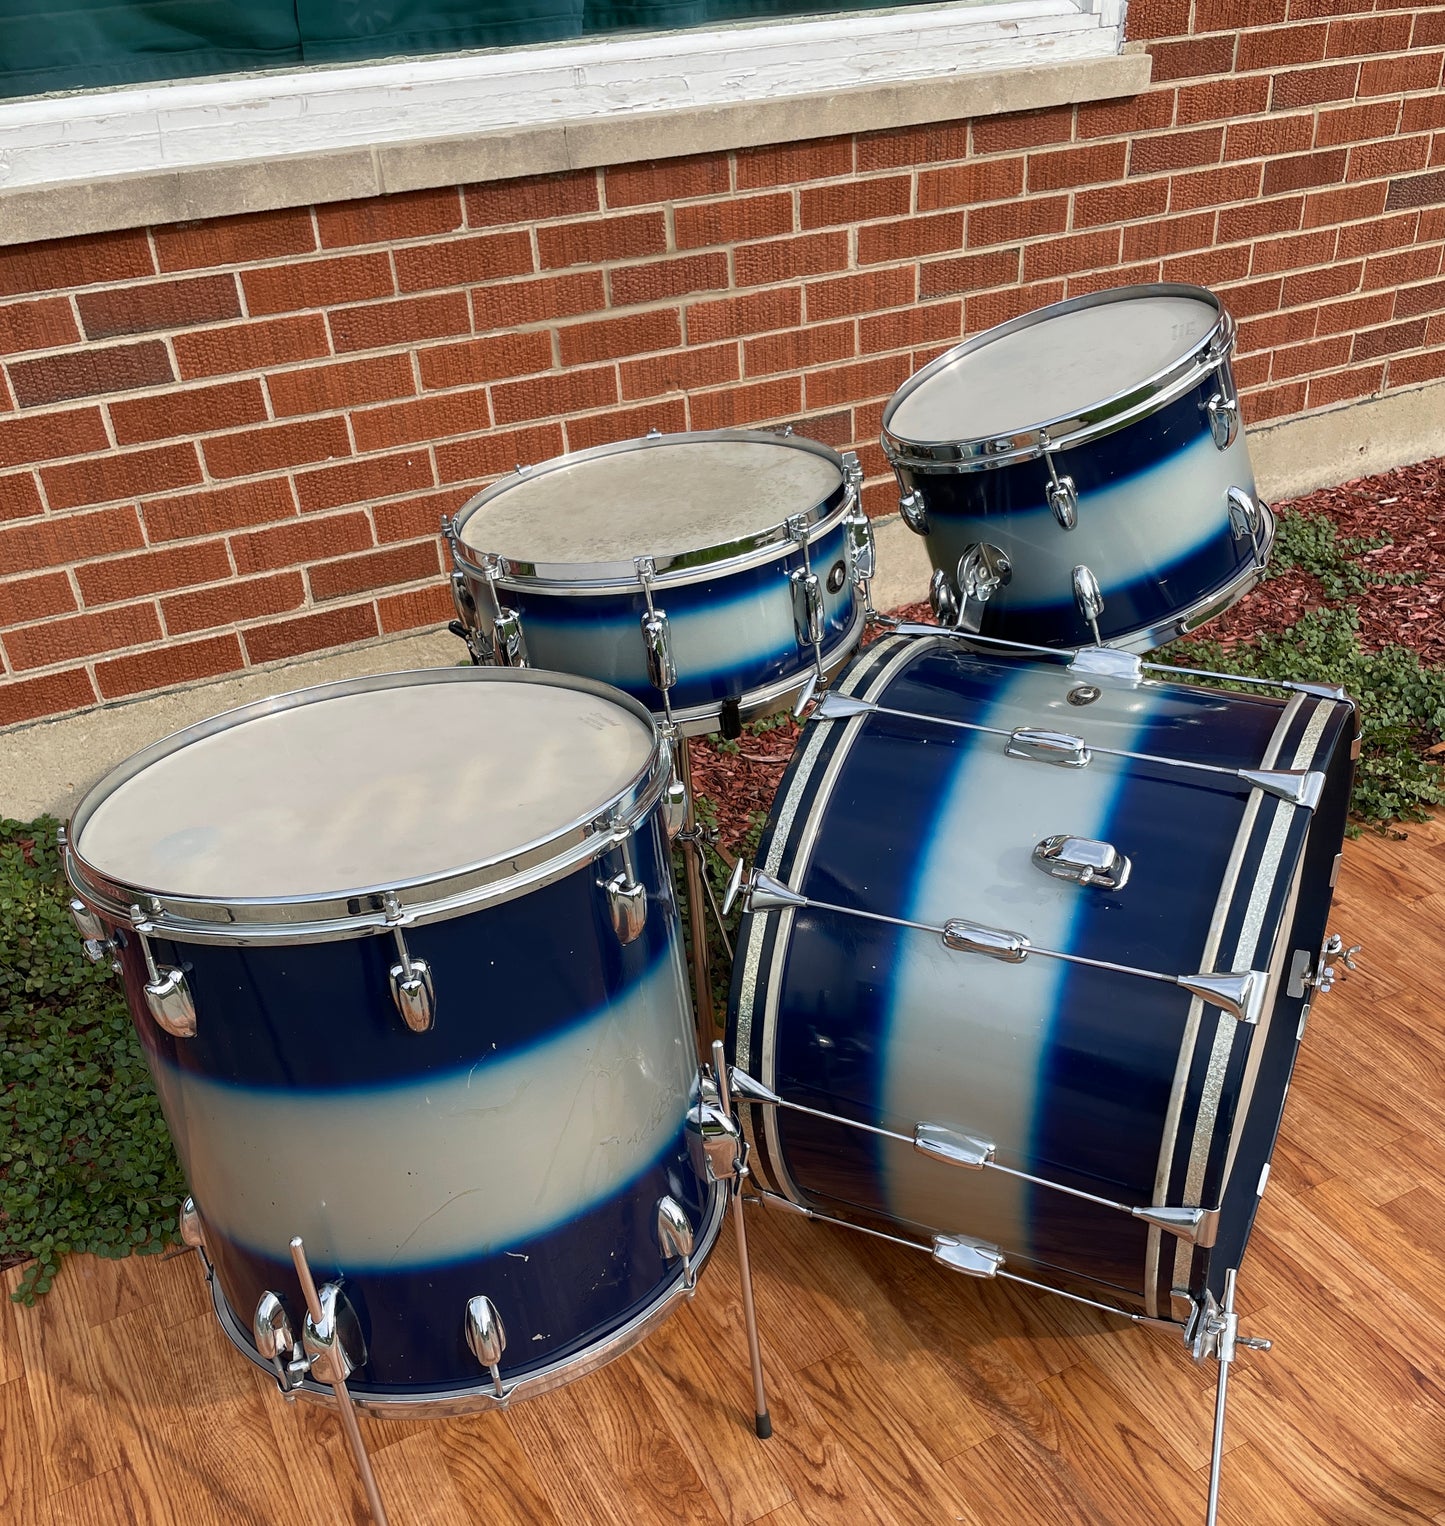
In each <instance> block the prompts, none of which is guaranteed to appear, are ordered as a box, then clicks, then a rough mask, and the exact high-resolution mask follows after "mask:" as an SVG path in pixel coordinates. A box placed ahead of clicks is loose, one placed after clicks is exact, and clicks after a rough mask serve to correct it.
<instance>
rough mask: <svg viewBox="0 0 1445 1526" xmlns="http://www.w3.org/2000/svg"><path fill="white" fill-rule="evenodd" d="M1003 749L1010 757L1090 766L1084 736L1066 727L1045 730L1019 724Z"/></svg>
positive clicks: (1056, 763)
mask: <svg viewBox="0 0 1445 1526" xmlns="http://www.w3.org/2000/svg"><path fill="white" fill-rule="evenodd" d="M1004 751H1005V752H1006V753H1007V754H1008V756H1009V757H1011V758H1028V759H1030V760H1031V761H1032V762H1035V763H1053V764H1054V765H1056V766H1057V767H1059V768H1087V767H1088V764H1089V759H1090V758H1091V757H1092V754H1091V753H1090V751H1089V748H1088V745H1087V743H1085V741H1084V739H1083V737H1076V736H1073V735H1071V734H1070V733H1069V732H1067V731H1042V730H1039V729H1038V728H1037V727H1034V726H1019V727H1017V728H1015V729H1014V730H1013V731H1011V732H1010V733H1009V739H1008V745H1007V747H1005V749H1004Z"/></svg>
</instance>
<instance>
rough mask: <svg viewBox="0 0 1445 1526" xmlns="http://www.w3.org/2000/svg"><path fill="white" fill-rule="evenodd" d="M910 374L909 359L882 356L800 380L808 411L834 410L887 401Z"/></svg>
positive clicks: (910, 359) (832, 367)
mask: <svg viewBox="0 0 1445 1526" xmlns="http://www.w3.org/2000/svg"><path fill="white" fill-rule="evenodd" d="M912 371H913V360H912V357H911V356H909V355H885V356H883V357H881V358H878V359H873V360H861V361H859V362H857V364H855V365H851V366H829V367H827V369H825V370H822V371H810V372H808V374H807V375H806V376H805V377H804V378H803V386H804V389H805V392H806V395H807V406H808V407H809V408H836V407H838V406H839V405H840V404H842V403H856V402H861V401H863V400H864V399H865V398H870V397H889V396H891V395H892V394H893V393H894V392H896V391H897V390H898V388H899V386H900V385H901V384H902V383H903V382H905V381H907V380H908V377H909V376H910V374H911V373H912Z"/></svg>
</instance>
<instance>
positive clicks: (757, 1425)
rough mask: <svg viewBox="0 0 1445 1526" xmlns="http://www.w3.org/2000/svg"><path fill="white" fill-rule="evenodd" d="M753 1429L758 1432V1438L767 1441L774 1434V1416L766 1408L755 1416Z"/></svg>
mask: <svg viewBox="0 0 1445 1526" xmlns="http://www.w3.org/2000/svg"><path fill="white" fill-rule="evenodd" d="M753 1429H754V1430H755V1431H756V1432H757V1433H758V1439H759V1440H761V1441H766V1440H767V1439H768V1437H769V1436H771V1435H772V1434H773V1417H772V1416H771V1415H770V1414H768V1412H767V1411H766V1410H764V1411H763V1412H762V1414H761V1415H756V1416H754V1418H753Z"/></svg>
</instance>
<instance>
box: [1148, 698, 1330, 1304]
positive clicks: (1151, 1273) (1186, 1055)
mask: <svg viewBox="0 0 1445 1526" xmlns="http://www.w3.org/2000/svg"><path fill="white" fill-rule="evenodd" d="M1303 704H1304V696H1303V695H1300V694H1295V695H1293V696H1291V698H1290V700H1289V702H1288V703H1287V704H1286V705H1285V707H1284V710H1283V711H1282V712H1281V714H1280V718H1279V721H1278V722H1277V723H1276V725H1275V728H1274V731H1273V733H1272V734H1271V736H1270V739H1269V745H1268V746H1267V747H1266V748H1265V750H1264V755H1263V757H1261V759H1260V763H1259V766H1260V767H1261V768H1273V767H1274V765H1275V762H1276V760H1277V759H1278V757H1279V750H1280V748H1281V747H1282V746H1283V745H1284V739H1285V737H1286V736H1288V735H1289V730H1290V727H1291V726H1292V725H1293V724H1294V721H1295V717H1296V716H1297V715H1298V714H1299V711H1300V708H1301V706H1302V705H1303ZM1263 798H1264V796H1263V794H1262V792H1261V791H1260V790H1258V789H1254V790H1251V791H1250V793H1249V799H1248V800H1247V801H1246V802H1245V807H1244V814H1243V815H1242V816H1241V818H1240V822H1239V830H1238V831H1237V832H1236V833H1235V836H1234V847H1233V848H1232V849H1231V850H1230V854H1229V862H1228V864H1227V865H1226V866H1225V871H1224V881H1223V883H1222V884H1221V885H1220V887H1219V895H1218V897H1217V898H1216V899H1215V902H1214V914H1213V915H1212V916H1211V917H1210V919H1209V930H1208V932H1207V934H1206V935H1205V940H1204V951H1203V954H1202V955H1201V959H1200V966H1199V967H1200V969H1204V970H1212V969H1215V968H1216V960H1217V958H1218V955H1219V942H1220V939H1221V938H1222V937H1223V936H1224V920H1225V918H1226V917H1227V916H1228V914H1229V908H1230V906H1231V905H1233V903H1234V897H1235V894H1236V892H1237V890H1238V885H1239V870H1240V865H1241V864H1242V863H1243V862H1244V851H1245V848H1246V847H1247V846H1248V844H1249V839H1250V835H1251V833H1252V832H1253V831H1254V823H1255V818H1256V817H1257V816H1258V814H1259V807H1260V804H1261V802H1262V800H1263ZM1203 1015H1204V1002H1203V1001H1202V1000H1201V998H1199V997H1197V996H1196V997H1195V998H1194V999H1193V1000H1192V1001H1191V1002H1190V1003H1189V1012H1188V1015H1187V1017H1186V1018H1185V1021H1184V1034H1183V1037H1182V1038H1181V1040H1180V1044H1179V1058H1178V1061H1177V1062H1176V1064H1175V1068H1174V1084H1173V1086H1172V1087H1171V1089H1170V1092H1169V1106H1168V1108H1167V1109H1166V1111H1165V1114H1164V1132H1163V1135H1162V1137H1161V1139H1160V1142H1159V1163H1158V1166H1157V1167H1156V1169H1155V1174H1154V1201H1155V1202H1156V1203H1162V1202H1165V1201H1166V1200H1167V1194H1168V1192H1169V1176H1170V1172H1171V1170H1172V1168H1173V1165H1174V1151H1175V1148H1176V1146H1177V1144H1178V1139H1179V1122H1180V1118H1181V1116H1182V1114H1183V1110H1184V1090H1185V1086H1186V1085H1187V1083H1188V1080H1189V1072H1190V1070H1191V1068H1192V1067H1193V1064H1194V1047H1195V1045H1196V1044H1197V1043H1198V1042H1199V1023H1200V1019H1201V1018H1202V1017H1203ZM1162 1243H1163V1239H1162V1235H1161V1233H1160V1231H1159V1230H1157V1229H1154V1228H1151V1229H1150V1230H1149V1234H1148V1238H1147V1240H1146V1242H1145V1249H1144V1307H1145V1310H1146V1311H1147V1312H1148V1313H1149V1314H1150V1315H1151V1316H1153V1317H1155V1318H1157V1317H1158V1316H1159V1294H1158V1284H1159V1255H1160V1249H1161V1246H1162Z"/></svg>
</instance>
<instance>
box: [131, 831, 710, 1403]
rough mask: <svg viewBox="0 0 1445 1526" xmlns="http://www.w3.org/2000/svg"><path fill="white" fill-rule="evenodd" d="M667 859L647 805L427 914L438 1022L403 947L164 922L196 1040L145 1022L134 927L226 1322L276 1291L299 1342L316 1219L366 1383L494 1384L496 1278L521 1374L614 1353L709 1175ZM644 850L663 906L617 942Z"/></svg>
mask: <svg viewBox="0 0 1445 1526" xmlns="http://www.w3.org/2000/svg"><path fill="white" fill-rule="evenodd" d="M669 864H670V855H669V848H668V843H667V839H666V835H665V833H664V830H663V825H662V821H661V815H660V812H659V811H658V810H657V809H656V807H654V808H653V809H652V811H651V812H650V814H649V815H647V816H646V817H645V819H643V820H642V821H641V822H640V823H639V824H638V825H637V826H636V828H635V830H634V831H633V833H632V835H631V837H630V838H629V839H628V841H627V843H626V845H625V846H624V845H623V844H620V843H619V844H616V845H614V846H613V847H611V848H610V849H609V850H608V851H607V852H606V853H604V854H603V855H602V856H601V857H599V858H597V859H595V860H594V861H593V862H591V863H586V864H583V865H582V866H581V867H579V868H576V869H574V870H573V871H572V872H571V873H568V874H566V875H564V876H562V877H560V878H556V879H552V880H550V881H549V882H547V883H545V884H543V885H541V886H540V887H539V888H535V889H532V890H530V891H528V892H526V893H525V894H522V895H518V896H515V897H514V898H512V899H509V900H504V901H501V902H500V903H496V904H491V905H487V906H484V907H481V908H480V909H476V910H472V911H469V912H464V913H462V914H459V915H453V916H449V917H447V918H445V919H442V920H435V921H423V922H422V923H421V925H416V926H410V927H408V928H407V929H406V930H405V934H404V936H405V939H406V943H407V947H408V952H409V954H410V956H411V957H412V958H414V959H421V960H425V961H426V963H427V965H428V966H429V968H430V971H431V975H432V980H433V985H434V990H435V996H436V1015H435V1021H434V1024H433V1026H432V1027H431V1028H430V1029H429V1030H427V1031H425V1032H421V1033H418V1032H414V1031H412V1030H410V1029H409V1028H408V1027H407V1026H406V1025H405V1024H404V1023H403V1021H402V1018H401V1016H400V1015H399V1013H398V1011H397V1008H396V1006H395V1004H394V1002H393V999H392V996H391V992H390V986H389V975H388V972H389V969H390V967H391V966H392V965H393V964H394V963H395V962H396V960H397V958H398V953H397V949H396V945H395V943H394V941H393V939H392V938H391V937H390V936H388V935H383V936H371V937H359V938H346V939H340V940H336V939H332V940H330V941H320V942H301V941H297V942H288V941H286V940H285V939H284V937H268V938H266V939H264V940H262V941H256V940H255V938H254V934H251V935H250V936H252V941H251V942H250V943H248V944H244V945H243V944H237V945H228V944H224V943H217V942H213V941H205V942H198V941H186V939H185V937H184V935H183V934H178V935H177V936H176V937H174V938H165V937H161V936H159V935H154V934H153V935H151V937H150V939H149V941H150V946H151V950H152V953H153V955H154V957H155V959H156V961H157V962H158V963H159V964H161V965H162V966H166V965H174V966H177V967H179V968H180V969H182V970H183V971H184V972H185V976H186V980H187V983H188V985H189V988H190V991H191V993H192V995H193V997H194V1002H195V1008H196V1032H195V1034H194V1036H192V1037H189V1038H176V1037H173V1036H172V1035H171V1034H169V1033H167V1032H165V1031H163V1030H162V1028H161V1027H160V1026H158V1024H157V1023H156V1021H155V1020H154V1019H153V1018H152V1016H151V1014H150V1011H149V1010H148V1007H147V1003H146V998H145V993H144V982H145V980H146V966H145V964H144V961H143V956H142V953H141V949H140V943H139V940H138V938H137V937H136V936H135V935H134V934H133V933H130V932H129V931H128V930H127V929H124V928H122V929H121V930H120V931H119V933H118V934H116V935H115V936H117V937H118V940H119V941H120V942H121V944H122V947H121V949H120V952H119V959H120V962H121V965H122V967H123V975H124V983H125V989H126V995H127V1000H128V1002H129V1005H130V1009H131V1013H132V1017H133V1019H134V1022H135V1025H136V1029H137V1032H138V1033H139V1035H140V1037H141V1041H142V1044H143V1046H144V1048H145V1051H146V1056H147V1060H148V1063H149V1065H150V1068H151V1072H152V1075H153V1076H154V1078H155V1081H156V1086H157V1091H158V1093H159V1095H160V1099H161V1105H162V1108H163V1111H164V1113H165V1116H166V1121H167V1124H168V1125H169V1128H170V1131H171V1134H172V1137H173V1139H174V1140H175V1142H176V1146H177V1149H178V1153H179V1154H180V1157H181V1161H182V1165H183V1167H184V1168H185V1171H186V1174H187V1178H188V1180H189V1182H190V1185H191V1188H192V1191H193V1193H194V1196H195V1199H196V1202H197V1205H198V1207H199V1209H200V1212H201V1215H202V1219H203V1222H204V1227H205V1251H206V1255H207V1257H208V1259H209V1261H210V1263H211V1265H212V1266H213V1268H214V1275H215V1279H216V1282H217V1283H218V1285H219V1287H220V1290H221V1293H222V1295H223V1299H224V1304H225V1305H226V1306H227V1308H228V1309H229V1311H230V1314H231V1316H232V1318H231V1321H229V1322H228V1325H234V1326H235V1327H237V1328H238V1329H239V1330H240V1331H244V1332H249V1330H250V1325H251V1318H252V1314H253V1312H254V1310H255V1308H256V1305H257V1302H258V1300H259V1299H260V1297H261V1295H262V1293H263V1292H265V1291H267V1290H269V1291H272V1292H275V1293H277V1294H279V1295H280V1296H281V1298H282V1301H283V1303H284V1304H285V1305H286V1306H287V1309H288V1311H289V1314H290V1317H291V1321H292V1324H293V1327H294V1328H295V1329H296V1330H298V1331H299V1330H300V1328H301V1323H302V1319H303V1317H304V1314H305V1305H304V1302H303V1300H302V1298H301V1295H300V1290H299V1287H298V1285H297V1281H296V1277H295V1273H294V1270H293V1267H292V1264H291V1260H290V1255H289V1251H288V1242H289V1240H290V1238H291V1236H293V1235H296V1234H299V1235H301V1236H302V1237H303V1239H304V1241H305V1243H306V1246H307V1251H308V1256H309V1259H310V1262H311V1266H312V1269H313V1272H314V1274H315V1277H316V1280H317V1282H318V1283H320V1282H323V1281H328V1280H338V1279H339V1280H341V1281H342V1283H343V1286H344V1289H345V1292H346V1295H347V1297H348V1298H349V1299H350V1301H351V1302H352V1304H353V1305H354V1307H355V1308H356V1310H357V1313H358V1315H359V1318H360V1322H361V1327H362V1331H363V1333H364V1335H365V1338H366V1342H367V1346H368V1357H367V1361H366V1362H365V1363H364V1364H363V1365H361V1366H360V1367H358V1369H357V1370H356V1371H355V1373H353V1375H352V1377H351V1380H350V1386H351V1387H352V1390H353V1392H354V1393H355V1394H356V1395H357V1396H358V1397H359V1399H360V1400H361V1401H362V1402H368V1401H375V1400H377V1399H385V1398H386V1397H387V1396H400V1397H402V1398H409V1397H413V1396H415V1395H417V1394H424V1395H425V1396H426V1397H428V1398H434V1397H436V1396H437V1395H438V1394H440V1395H443V1396H445V1395H446V1394H448V1393H458V1394H460V1393H465V1392H466V1391H469V1390H477V1389H479V1388H482V1387H486V1388H490V1380H489V1379H487V1377H486V1374H485V1372H484V1370H483V1369H481V1368H480V1367H479V1365H478V1362H477V1359H476V1358H475V1357H474V1356H473V1355H472V1353H471V1352H470V1350H469V1349H468V1348H467V1345H466V1342H465V1338H464V1313H465V1309H466V1304H467V1300H468V1299H469V1298H471V1297H472V1296H474V1295H476V1294H483V1295H485V1296H486V1297H488V1298H490V1299H491V1300H492V1302H493V1303H494V1305H495V1306H496V1308H497V1310H498V1312H499V1314H500V1316H501V1318H502V1322H503V1324H504V1326H505V1327H506V1330H507V1334H508V1337H509V1345H508V1348H507V1351H506V1353H505V1355H504V1357H503V1360H502V1370H503V1372H504V1374H505V1376H506V1378H507V1380H508V1381H509V1382H511V1381H517V1380H520V1379H524V1378H526V1377H527V1376H528V1375H529V1373H532V1372H535V1371H536V1370H538V1369H540V1368H543V1367H547V1366H550V1365H553V1364H556V1363H559V1362H566V1361H567V1359H569V1358H572V1357H576V1358H578V1359H579V1360H581V1359H582V1358H584V1357H587V1356H588V1354H589V1353H591V1354H592V1355H593V1356H594V1357H595V1355H596V1353H597V1352H598V1351H599V1350H605V1348H606V1347H607V1346H608V1344H609V1342H610V1341H611V1340H612V1339H613V1338H614V1337H615V1335H616V1333H617V1332H618V1331H620V1330H621V1329H622V1328H623V1327H624V1326H626V1325H627V1324H628V1323H629V1322H630V1321H631V1320H633V1319H634V1318H635V1317H636V1316H637V1315H638V1314H639V1313H641V1312H643V1311H645V1310H647V1309H648V1308H649V1307H651V1306H653V1305H655V1304H657V1303H659V1302H660V1301H661V1300H662V1299H664V1298H665V1297H666V1296H669V1295H670V1294H671V1293H672V1292H674V1291H675V1290H676V1287H677V1284H678V1279H679V1275H680V1270H681V1269H680V1265H679V1263H678V1262H677V1261H676V1260H675V1259H673V1260H671V1261H668V1260H665V1259H664V1257H663V1254H662V1251H661V1248H660V1246H659V1244H658V1240H657V1233H656V1205H657V1202H658V1200H659V1199H660V1198H661V1197H663V1196H671V1197H673V1198H674V1199H676V1200H677V1202H678V1203H680V1204H681V1205H682V1206H683V1208H684V1209H685V1211H686V1213H687V1216H688V1218H689V1220H690V1221H691V1222H692V1223H693V1225H694V1227H695V1228H697V1229H698V1230H699V1238H700V1239H701V1237H702V1236H701V1231H702V1226H703V1223H704V1221H705V1220H710V1219H711V1218H715V1214H714V1213H713V1207H714V1205H713V1202H712V1197H713V1194H714V1193H715V1191H716V1189H709V1188H706V1187H704V1186H702V1185H701V1184H700V1183H699V1182H698V1179H697V1177H696V1175H695V1173H694V1171H693V1168H692V1166H691V1165H690V1163H689V1156H688V1150H687V1145H686V1137H685V1132H684V1114H685V1111H686V1109H687V1106H688V1104H689V1101H690V1100H691V1098H692V1095H693V1091H694V1089H695V1084H696V1076H697V1063H696V1052H695V1046H694V1040H693V1037H692V1031H691V1020H690V1013H689V1008H688V1004H687V994H686V983H685V977H684V972H683V966H682V956H681V946H680V935H679V929H678V922H677V914H676V909H675V904H674V901H673V898H672V889H671V881H670V868H669ZM629 865H630V868H631V871H632V873H634V874H635V876H636V877H637V878H638V879H639V880H640V881H641V882H642V884H643V885H644V886H645V887H646V890H647V903H648V909H647V917H646V920H645V923H644V926H643V929H642V932H641V934H640V935H639V936H638V937H637V939H636V940H635V941H633V942H632V943H629V944H626V945H624V944H622V943H621V942H620V940H619V937H618V935H617V933H616V932H615V931H614V927H613V923H612V918H611V913H610V909H609V902H608V897H607V894H606V892H605V890H604V889H603V888H602V885H601V884H600V883H599V882H602V881H605V880H607V879H608V878H610V877H611V876H612V875H613V874H615V873H617V872H619V871H620V870H621V869H623V868H624V867H627V866H629ZM629 1109H630V1110H629ZM579 1118H580V1119H581V1123H580V1125H579V1124H578V1122H577V1120H578V1119H579ZM700 1254H701V1251H700ZM223 1317H224V1315H223ZM231 1334H232V1338H233V1339H237V1334H236V1329H235V1328H233V1329H231ZM241 1343H242V1344H243V1348H244V1349H246V1351H247V1354H248V1355H250V1356H252V1358H253V1360H257V1361H258V1362H259V1361H260V1360H261V1359H260V1357H259V1355H258V1354H257V1353H256V1351H255V1349H254V1347H253V1346H252V1345H251V1344H250V1341H249V1337H246V1338H244V1340H243V1341H242V1342H241Z"/></svg>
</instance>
